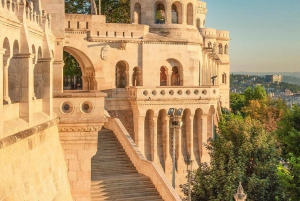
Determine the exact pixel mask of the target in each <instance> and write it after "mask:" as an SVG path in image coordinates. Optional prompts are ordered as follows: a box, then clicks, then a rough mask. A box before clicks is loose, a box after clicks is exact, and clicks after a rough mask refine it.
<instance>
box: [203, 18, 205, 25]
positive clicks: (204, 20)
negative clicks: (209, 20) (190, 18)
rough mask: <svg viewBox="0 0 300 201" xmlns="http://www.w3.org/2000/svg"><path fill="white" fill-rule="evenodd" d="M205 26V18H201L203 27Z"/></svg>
mask: <svg viewBox="0 0 300 201" xmlns="http://www.w3.org/2000/svg"><path fill="white" fill-rule="evenodd" d="M204 26H205V19H204V20H203V27H204Z"/></svg>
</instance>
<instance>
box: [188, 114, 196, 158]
mask: <svg viewBox="0 0 300 201" xmlns="http://www.w3.org/2000/svg"><path fill="white" fill-rule="evenodd" d="M190 122H191V124H190V131H189V138H188V140H189V141H188V152H189V153H190V156H191V160H194V161H195V154H194V115H193V114H191V115H190Z"/></svg>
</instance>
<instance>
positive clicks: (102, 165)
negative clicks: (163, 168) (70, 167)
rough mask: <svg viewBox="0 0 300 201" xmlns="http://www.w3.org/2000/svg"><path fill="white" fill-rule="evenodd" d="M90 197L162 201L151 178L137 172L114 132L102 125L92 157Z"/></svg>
mask: <svg viewBox="0 0 300 201" xmlns="http://www.w3.org/2000/svg"><path fill="white" fill-rule="evenodd" d="M91 187H92V188H91V198H92V199H91V200H92V201H103V200H116V201H121V200H122V201H124V200H125V201H146V200H147V201H162V198H161V196H160V195H159V193H158V192H157V190H156V188H155V186H154V185H153V183H152V182H151V180H150V179H149V178H148V177H146V176H144V175H142V174H139V173H138V172H137V170H136V168H135V167H134V165H133V164H132V162H131V161H130V159H129V157H128V156H127V154H126V152H125V151H124V149H123V147H122V146H121V144H120V143H119V141H118V139H117V138H116V136H115V134H114V133H113V132H112V131H110V130H106V129H102V130H101V131H100V132H99V136H98V151H97V154H96V155H95V156H94V157H93V158H92V184H91Z"/></svg>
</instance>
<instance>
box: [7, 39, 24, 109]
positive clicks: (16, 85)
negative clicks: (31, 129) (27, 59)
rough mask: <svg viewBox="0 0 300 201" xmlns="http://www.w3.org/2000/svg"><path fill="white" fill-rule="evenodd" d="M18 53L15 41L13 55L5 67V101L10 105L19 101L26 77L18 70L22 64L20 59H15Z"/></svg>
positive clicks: (17, 45) (17, 44)
mask: <svg viewBox="0 0 300 201" xmlns="http://www.w3.org/2000/svg"><path fill="white" fill-rule="evenodd" d="M18 53H19V42H18V41H17V40H15V41H14V44H13V55H12V57H11V59H10V60H9V64H8V66H7V67H8V93H7V96H8V97H7V99H8V100H9V101H11V103H19V102H20V101H21V98H22V92H23V88H24V84H23V83H24V80H26V79H27V75H25V74H24V73H22V72H24V71H22V70H20V68H21V67H22V65H24V64H23V63H22V59H20V58H18V57H16V54H18ZM26 84H27V83H26ZM23 93H24V92H23Z"/></svg>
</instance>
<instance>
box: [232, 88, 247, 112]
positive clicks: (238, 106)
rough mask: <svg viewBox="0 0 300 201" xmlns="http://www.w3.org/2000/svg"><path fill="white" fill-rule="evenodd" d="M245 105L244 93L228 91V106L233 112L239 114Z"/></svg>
mask: <svg viewBox="0 0 300 201" xmlns="http://www.w3.org/2000/svg"><path fill="white" fill-rule="evenodd" d="M244 106H245V96H244V94H236V93H230V108H231V112H233V113H234V114H239V113H240V112H241V111H242V108H243V107H244Z"/></svg>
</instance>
